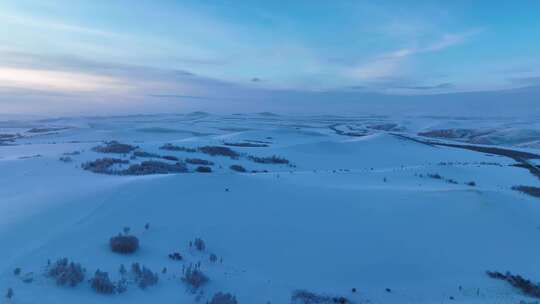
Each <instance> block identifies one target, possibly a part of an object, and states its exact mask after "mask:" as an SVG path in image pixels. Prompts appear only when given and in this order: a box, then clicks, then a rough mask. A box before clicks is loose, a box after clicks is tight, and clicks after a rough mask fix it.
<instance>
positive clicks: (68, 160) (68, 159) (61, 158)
mask: <svg viewBox="0 0 540 304" xmlns="http://www.w3.org/2000/svg"><path fill="white" fill-rule="evenodd" d="M58 160H59V161H61V162H64V163H70V162H72V161H73V158H71V157H70V156H60V158H59V159H58Z"/></svg>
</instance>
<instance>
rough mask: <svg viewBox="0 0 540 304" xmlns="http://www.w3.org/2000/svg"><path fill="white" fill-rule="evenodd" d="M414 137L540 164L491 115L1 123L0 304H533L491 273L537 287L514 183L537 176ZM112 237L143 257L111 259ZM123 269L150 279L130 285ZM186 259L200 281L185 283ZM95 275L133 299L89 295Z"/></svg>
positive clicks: (535, 235)
mask: <svg viewBox="0 0 540 304" xmlns="http://www.w3.org/2000/svg"><path fill="white" fill-rule="evenodd" d="M536 121H537V120H536ZM533 122H534V120H533ZM440 130H447V131H442V132H440ZM449 130H450V131H449ZM459 130H461V131H459ZM464 130H466V131H464ZM433 131H437V132H433ZM426 132H428V133H426ZM419 134H424V135H426V136H424V137H421V136H419ZM399 135H405V136H407V137H401V136H399ZM409 137H411V138H413V139H414V138H419V139H421V140H424V139H429V140H437V141H441V142H450V141H452V142H457V143H467V144H484V145H485V144H491V145H498V147H505V148H507V149H515V150H519V151H526V152H530V153H534V154H536V153H538V154H540V150H537V148H538V147H540V144H539V143H540V124H538V123H531V122H528V121H526V120H513V119H501V118H493V119H474V118H469V119H465V118H451V117H402V118H399V119H398V118H391V117H380V116H358V117H355V116H350V117H339V116H306V117H291V116H279V115H275V114H272V113H260V114H249V115H247V114H246V115H244V114H237V115H224V116H220V115H210V114H206V113H200V112H197V113H191V114H186V115H144V116H125V117H85V118H59V119H41V120H39V119H35V118H32V119H30V120H24V119H14V120H10V119H5V120H2V121H1V122H0V185H1V187H0V244H2V250H1V251H0V288H1V292H2V293H3V294H5V293H6V292H7V290H8V288H11V290H12V291H13V297H12V298H11V299H10V300H6V299H5V297H4V296H3V295H2V298H1V301H6V303H40V304H48V303H51V304H53V303H54V304H58V303H81V304H84V303H197V302H198V303H207V302H209V301H210V300H211V299H212V297H213V296H214V294H216V293H217V292H223V293H230V294H232V295H235V296H236V299H237V301H238V303H240V304H248V303H249V304H254V303H260V304H267V303H272V304H281V303H295V304H312V303H313V304H316V303H319V304H326V303H454V302H458V303H516V304H517V303H535V302H534V298H532V297H529V296H527V295H525V294H524V293H523V292H522V291H521V290H520V289H519V288H516V287H514V286H512V285H510V284H508V283H507V282H505V281H504V280H495V279H493V278H490V277H489V276H488V275H486V271H499V272H502V273H505V272H506V271H510V272H511V273H513V274H519V275H521V276H523V277H525V278H528V279H531V280H532V281H534V282H538V281H540V273H539V272H538V269H540V255H539V254H538V253H539V250H540V198H538V197H534V196H531V195H527V194H525V193H523V192H520V191H515V190H513V189H512V187H514V186H518V185H525V186H531V187H535V186H539V185H540V180H539V179H538V177H536V176H535V175H534V174H531V173H532V172H533V171H531V170H526V169H524V168H522V167H519V166H513V165H514V164H516V159H513V158H510V157H505V156H500V155H494V154H489V153H482V152H478V151H471V150H467V149H460V148H454V147H446V146H438V145H431V144H424V143H421V142H418V141H414V140H411V139H408V138H409ZM114 141H116V142H114ZM96 147H97V148H96ZM202 147H206V149H205V148H202ZM216 147H225V149H217V148H216ZM119 151H120V152H119ZM116 152H119V153H116ZM223 154H225V155H223ZM274 156H275V157H274ZM164 157H165V158H164ZM104 158H108V159H115V161H114V163H105V164H103V163H100V162H96V160H103V159H104ZM204 161H208V162H206V163H205V162H204ZM526 161H527V162H528V163H531V164H534V163H538V160H537V159H534V158H531V159H527V160H526ZM231 166H234V167H232V168H234V169H232V168H231ZM208 168H209V169H208ZM206 171H211V172H206ZM157 173H165V174H157ZM119 233H124V234H128V235H133V236H135V237H137V238H138V240H139V248H138V250H136V251H135V252H133V253H130V254H121V253H116V252H112V251H111V248H110V244H109V240H110V238H111V237H113V236H116V235H118V234H119ZM196 238H200V239H202V240H203V241H204V245H205V246H204V248H200V249H202V250H198V248H196V247H197V246H196V245H195V243H193V241H194V240H195V239H196ZM190 242H191V245H190ZM174 253H178V254H179V255H180V256H181V259H180V258H176V259H175V258H171V257H169V255H172V254H174ZM63 257H66V258H68V259H69V261H74V262H75V263H80V264H81V265H82V267H84V269H85V272H84V278H83V279H82V281H81V282H80V283H78V284H76V286H73V287H71V286H68V285H69V284H67V285H65V286H59V285H58V284H57V282H56V281H57V277H55V276H53V275H51V268H52V267H54V266H55V263H56V261H57V260H58V259H60V258H63ZM214 258H215V259H214ZM133 263H139V264H140V265H144V266H146V267H147V268H149V269H151V270H152V271H153V272H155V273H156V275H157V277H158V281H157V283H155V284H151V286H147V287H146V288H140V287H139V286H138V285H139V284H138V283H139V281H138V278H137V276H136V275H135V274H133V273H132V272H133V271H132V270H131V269H132V268H131V265H132V264H133ZM121 265H124V266H125V268H126V269H127V273H125V274H122V273H121V272H120V271H119V269H120V267H121ZM190 265H191V269H196V270H197V271H198V272H199V273H203V274H204V275H205V276H206V277H207V278H208V281H207V282H201V284H200V286H193V285H190V284H189V282H187V281H186V279H185V276H186V272H187V269H189V268H190ZM98 269H99V270H100V271H104V272H107V273H108V276H109V279H110V280H111V281H112V283H113V284H115V285H114V286H115V287H114V288H117V287H118V285H119V284H120V282H122V284H124V287H126V288H127V290H125V291H123V292H120V289H119V288H118V289H117V290H113V291H114V292H113V293H112V294H103V293H98V292H96V291H95V289H94V288H93V287H92V283H90V282H89V280H91V279H92V278H93V277H94V273H95V272H96V270H98ZM183 278H184V279H183ZM299 290H303V291H305V292H303V293H302V292H299ZM1 301H0V302H1ZM520 301H523V302H520ZM222 303H223V304H228V302H226V301H224V302H222ZM222 303H220V304H222Z"/></svg>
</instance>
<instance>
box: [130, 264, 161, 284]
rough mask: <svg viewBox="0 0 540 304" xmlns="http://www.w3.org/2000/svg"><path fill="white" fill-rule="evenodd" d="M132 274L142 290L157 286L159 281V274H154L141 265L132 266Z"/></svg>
mask: <svg viewBox="0 0 540 304" xmlns="http://www.w3.org/2000/svg"><path fill="white" fill-rule="evenodd" d="M131 272H132V274H133V277H134V278H135V282H136V283H137V285H138V286H139V287H140V288H142V289H145V288H146V287H149V286H152V285H155V284H157V282H158V280H159V278H158V274H157V273H154V272H152V271H151V270H150V269H148V268H146V267H145V266H142V267H141V266H140V265H139V263H133V264H132V265H131Z"/></svg>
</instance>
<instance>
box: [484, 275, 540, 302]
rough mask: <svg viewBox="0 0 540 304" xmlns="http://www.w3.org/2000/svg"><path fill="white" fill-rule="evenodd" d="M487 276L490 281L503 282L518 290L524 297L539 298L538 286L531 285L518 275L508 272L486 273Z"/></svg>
mask: <svg viewBox="0 0 540 304" xmlns="http://www.w3.org/2000/svg"><path fill="white" fill-rule="evenodd" d="M486 273H487V275H488V276H489V277H490V278H492V279H497V280H503V281H506V282H508V283H509V284H510V285H512V286H514V287H515V288H517V289H519V290H520V291H521V292H523V293H524V294H525V295H528V296H530V297H533V298H540V284H538V283H536V284H535V283H533V282H531V281H530V280H527V279H525V278H523V277H522V276H520V275H513V274H511V273H510V272H506V273H504V274H503V273H500V272H497V271H487V272H486Z"/></svg>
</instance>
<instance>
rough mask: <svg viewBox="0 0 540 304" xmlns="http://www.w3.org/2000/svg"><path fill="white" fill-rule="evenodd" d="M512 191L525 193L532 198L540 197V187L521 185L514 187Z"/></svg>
mask: <svg viewBox="0 0 540 304" xmlns="http://www.w3.org/2000/svg"><path fill="white" fill-rule="evenodd" d="M512 190H516V191H519V192H523V193H525V194H528V195H531V196H536V197H540V188H538V187H533V186H523V185H520V186H513V187H512Z"/></svg>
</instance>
